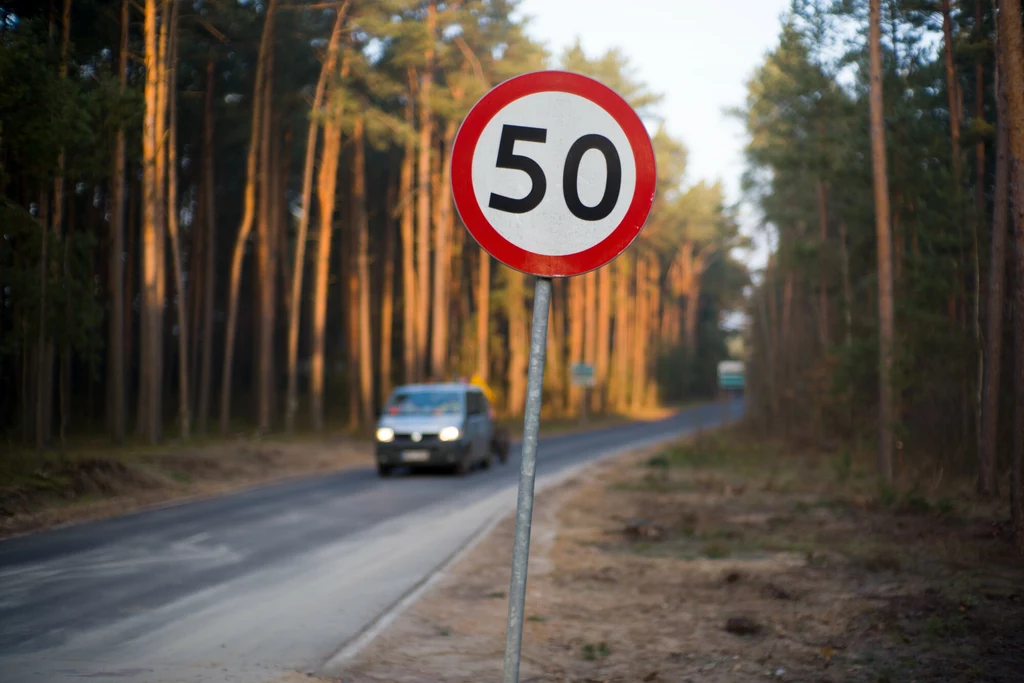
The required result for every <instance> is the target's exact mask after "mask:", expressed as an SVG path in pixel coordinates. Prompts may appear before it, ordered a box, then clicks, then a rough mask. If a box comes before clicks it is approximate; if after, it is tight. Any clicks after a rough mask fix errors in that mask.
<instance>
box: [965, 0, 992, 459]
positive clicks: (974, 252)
mask: <svg viewBox="0 0 1024 683" xmlns="http://www.w3.org/2000/svg"><path fill="white" fill-rule="evenodd" d="M981 24H982V16H981V2H980V0H979V1H977V2H975V3H974V25H975V27H976V30H977V31H978V34H979V35H981ZM974 87H975V90H976V92H975V95H974V105H975V107H974V115H975V118H976V119H977V121H978V122H979V123H980V122H982V121H984V120H985V69H984V66H983V65H982V61H981V59H980V58H976V59H975V60H974ZM997 96H998V95H997ZM974 165H975V169H974V208H975V211H974V221H973V222H972V223H971V256H972V258H973V260H974V264H973V266H974V267H973V269H972V271H973V276H974V277H973V279H972V282H971V285H972V287H971V290H972V292H971V293H972V294H973V299H974V300H973V302H972V304H973V309H974V341H975V344H976V345H977V349H978V363H977V365H978V367H977V376H976V378H975V390H976V391H975V397H974V398H975V400H974V409H975V416H974V418H975V419H974V427H975V435H976V437H977V440H978V444H977V447H978V453H979V454H980V453H981V449H982V447H981V430H982V427H981V421H982V407H981V404H982V401H983V400H984V399H983V397H982V393H983V392H984V376H985V353H984V349H985V339H984V338H983V337H982V335H981V245H980V242H979V235H980V233H981V231H982V229H983V228H982V226H983V224H984V222H985V187H984V185H985V140H984V139H983V138H981V137H980V136H979V138H978V142H977V143H976V144H975V145H974Z"/></svg>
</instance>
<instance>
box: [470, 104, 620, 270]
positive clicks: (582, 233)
mask: <svg viewBox="0 0 1024 683" xmlns="http://www.w3.org/2000/svg"><path fill="white" fill-rule="evenodd" d="M581 131H587V134H589V135H596V136H600V137H601V138H604V140H607V141H608V142H610V144H611V147H612V151H611V152H607V151H606V150H607V143H603V142H601V141H600V140H599V139H598V138H588V140H591V141H593V142H592V144H593V146H590V145H586V143H583V145H580V146H579V147H578V148H582V147H583V146H584V145H586V148H585V149H584V150H583V153H582V156H579V155H578V153H576V154H572V159H573V160H575V159H576V158H579V163H578V166H576V164H575V163H572V164H570V163H568V162H569V161H570V154H571V152H572V150H573V146H574V145H576V144H578V143H577V141H578V140H580V138H581V135H580V132H581ZM538 138H542V139H543V142H540V141H537V139H538ZM503 140H504V143H505V145H506V146H507V147H510V148H511V149H510V151H511V153H512V154H513V155H516V156H522V157H526V159H527V160H533V161H534V162H535V163H536V164H537V165H538V166H539V167H540V170H541V171H542V173H543V178H544V180H543V181H541V182H542V183H543V184H544V185H545V186H546V191H545V192H544V194H543V196H542V197H541V198H540V203H539V204H537V205H536V208H533V209H531V210H529V211H528V212H524V213H514V212H510V211H507V210H502V209H501V207H502V206H503V203H502V202H501V201H500V200H498V201H493V202H492V201H491V197H492V195H499V196H505V197H509V198H514V199H518V200H523V199H524V198H528V197H530V195H531V192H535V191H536V190H535V188H536V185H537V183H535V180H536V178H537V176H536V174H530V173H529V172H527V171H524V170H521V169H520V168H519V166H520V165H524V166H525V163H524V162H523V161H513V162H512V163H510V164H509V166H512V165H513V164H514V165H515V166H516V167H507V168H500V167H498V165H497V164H496V161H498V160H499V159H500V158H501V156H503V155H501V152H502V149H501V148H502V142H503ZM598 145H602V146H604V147H605V150H602V149H601V148H600V147H598ZM609 170H611V173H609ZM573 171H575V173H573ZM609 175H611V176H612V177H611V178H609ZM566 181H568V184H569V185H570V188H569V190H570V192H569V196H570V200H569V201H572V199H571V198H572V195H573V194H575V196H577V197H578V198H579V202H580V203H581V204H582V205H583V206H584V207H594V208H597V209H599V211H597V212H596V213H595V214H591V216H594V215H597V216H602V217H599V218H597V219H596V220H585V219H583V218H580V217H579V216H577V215H575V214H574V213H573V212H572V211H571V210H570V207H569V206H568V202H567V200H566V189H567V188H566ZM609 181H612V182H614V187H610V186H609ZM574 183H575V187H572V185H573V184H574ZM635 188H636V161H635V160H634V158H633V150H632V148H631V147H630V144H629V140H627V139H626V134H625V133H624V132H623V131H622V128H620V127H619V124H618V123H617V122H616V121H615V119H613V118H612V117H611V115H610V114H608V112H606V111H605V110H604V109H602V108H601V107H599V106H597V105H596V104H595V103H593V102H591V101H590V100H588V99H586V98H584V97H580V96H579V95H573V94H571V93H566V92H539V93H535V94H533V95H527V96H526V97H523V98H522V99H518V100H515V101H514V102H512V103H511V104H509V105H508V106H506V107H505V108H504V109H502V110H501V111H500V112H498V114H497V115H496V116H495V117H494V118H492V119H491V120H490V122H489V123H488V124H487V125H486V126H485V127H484V130H483V133H481V135H480V141H479V142H478V143H477V146H476V151H475V153H474V154H473V190H474V192H475V194H476V199H477V201H478V202H479V203H480V206H481V208H482V209H483V212H484V216H486V217H487V220H488V221H489V222H490V223H491V225H492V226H493V227H494V229H495V230H497V232H498V234H500V235H501V236H502V237H504V238H505V239H506V240H508V241H509V242H511V243H512V244H514V245H516V246H517V247H519V248H521V249H526V250H529V251H532V252H534V253H537V254H542V255H545V256H564V255H566V254H575V253H577V252H580V251H584V250H586V249H590V248H591V247H593V246H595V245H597V244H599V243H600V242H602V241H603V240H605V239H606V238H607V237H608V236H609V235H610V234H611V233H612V231H613V230H614V229H615V228H616V226H618V225H619V223H620V222H621V221H622V219H623V217H624V216H625V215H626V209H628V208H629V204H630V202H631V201H632V199H633V191H634V189H635ZM605 197H608V198H609V200H610V201H608V202H607V204H605V205H602V200H604V198H605ZM512 206H513V207H515V208H516V209H517V210H518V209H520V208H523V207H524V206H525V205H520V206H515V205H512ZM584 215H586V214H584Z"/></svg>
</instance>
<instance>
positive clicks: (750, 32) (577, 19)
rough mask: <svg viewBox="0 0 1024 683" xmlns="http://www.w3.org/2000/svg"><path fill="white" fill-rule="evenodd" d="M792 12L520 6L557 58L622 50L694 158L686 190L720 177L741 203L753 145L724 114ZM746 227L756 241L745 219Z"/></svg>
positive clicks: (677, 2) (550, 1)
mask: <svg viewBox="0 0 1024 683" xmlns="http://www.w3.org/2000/svg"><path fill="white" fill-rule="evenodd" d="M788 7H789V0H629V1H628V2H627V1H624V0H522V3H521V4H520V5H519V10H520V13H521V14H523V15H525V16H528V17H531V18H532V19H531V21H530V24H529V29H528V31H529V33H530V35H531V36H533V37H534V39H536V40H539V41H540V42H542V43H546V44H547V47H548V49H549V50H550V51H551V53H552V55H553V56H554V57H555V58H557V57H558V56H559V55H560V54H561V52H562V50H563V49H564V48H566V47H568V46H570V45H572V43H573V41H574V40H575V39H576V37H577V36H579V38H580V41H581V43H582V45H583V49H584V51H585V52H586V54H587V56H588V57H595V56H598V55H600V54H602V53H603V52H604V51H605V50H607V49H609V48H612V47H618V48H620V49H621V50H622V52H623V53H624V54H625V55H626V56H627V57H628V58H629V61H630V64H631V65H632V66H633V67H634V68H635V69H636V75H637V77H638V78H639V79H641V80H643V81H644V82H645V83H647V85H648V86H649V87H650V89H651V90H652V91H654V92H659V93H663V94H664V101H663V102H662V105H661V108H660V112H659V113H660V114H661V115H662V116H663V117H664V119H665V125H666V126H667V128H668V130H669V132H671V133H672V135H673V136H674V137H676V138H678V139H680V140H682V141H683V142H684V143H685V144H686V147H687V148H688V149H689V151H690V154H689V162H688V168H687V177H686V178H685V180H684V183H685V184H690V183H693V182H695V181H697V180H700V179H706V180H709V181H713V180H716V179H720V180H721V181H722V183H723V185H724V186H725V189H726V194H727V197H728V199H729V201H730V202H736V201H738V200H739V199H740V194H739V193H740V175H741V174H742V172H743V146H744V144H745V140H744V132H743V127H742V126H741V125H740V122H739V121H737V120H734V119H732V118H730V117H727V116H726V115H725V110H726V109H728V108H730V107H736V106H740V105H742V104H743V100H744V97H745V95H746V88H745V84H746V81H747V79H748V78H749V77H750V76H751V74H752V73H753V71H754V69H755V68H756V67H757V66H758V65H759V64H760V62H761V61H762V60H763V58H764V56H765V53H766V52H767V51H768V50H770V49H772V48H773V47H774V46H775V45H776V44H777V43H778V34H779V28H780V23H779V17H780V16H781V14H782V13H783V12H784V11H785V10H786V9H787V8H788ZM742 222H743V223H744V224H745V226H744V227H745V228H746V230H745V232H748V234H749V229H750V223H751V222H752V219H751V218H750V216H749V215H747V214H746V212H744V215H743V216H742ZM758 252H762V250H760V249H759V250H758ZM763 256H764V254H763V253H758V254H756V255H754V256H753V258H751V259H750V260H751V261H752V262H751V264H750V265H752V266H755V267H756V266H759V265H761V263H763Z"/></svg>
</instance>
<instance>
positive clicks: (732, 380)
mask: <svg viewBox="0 0 1024 683" xmlns="http://www.w3.org/2000/svg"><path fill="white" fill-rule="evenodd" d="M743 383H744V365H743V361H738V360H723V361H722V362H720V363H719V364H718V386H719V388H721V389H742V388H743Z"/></svg>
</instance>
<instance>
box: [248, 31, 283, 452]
mask: <svg viewBox="0 0 1024 683" xmlns="http://www.w3.org/2000/svg"><path fill="white" fill-rule="evenodd" d="M267 30H268V31H271V37H270V39H269V40H270V49H269V50H268V51H267V55H266V66H265V69H266V71H265V74H266V76H265V81H264V84H263V101H262V102H254V103H253V106H254V107H263V114H262V116H261V121H260V123H261V128H262V130H261V131H260V137H261V142H260V144H259V150H260V152H259V170H258V171H257V178H258V183H259V191H258V193H257V195H258V198H259V216H258V217H257V219H256V236H257V240H258V241H257V245H256V262H257V273H258V275H257V282H258V292H259V298H258V305H256V306H254V308H255V309H256V310H258V311H259V316H258V323H257V326H258V329H259V334H258V336H257V345H256V349H257V353H258V361H257V368H258V371H257V373H256V386H257V389H256V395H257V423H258V425H259V431H260V433H261V434H266V433H267V432H269V431H270V420H271V412H272V410H273V404H272V394H273V386H274V380H273V375H272V366H273V361H272V359H273V354H274V304H275V302H276V299H275V296H274V295H275V288H274V285H275V284H276V282H277V276H276V273H275V272H274V254H273V253H272V252H275V253H276V251H277V249H276V241H277V240H276V238H275V235H274V234H273V217H272V216H273V206H274V201H273V198H272V197H271V193H272V192H274V191H275V190H276V187H275V185H274V182H273V170H272V166H273V164H274V163H275V162H276V159H274V158H272V154H273V149H272V146H273V145H272V143H271V139H272V138H273V136H275V135H277V130H275V129H274V126H273V101H274V48H273V45H274V38H273V33H272V32H273V25H270V26H268V27H267ZM254 304H257V302H254Z"/></svg>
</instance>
